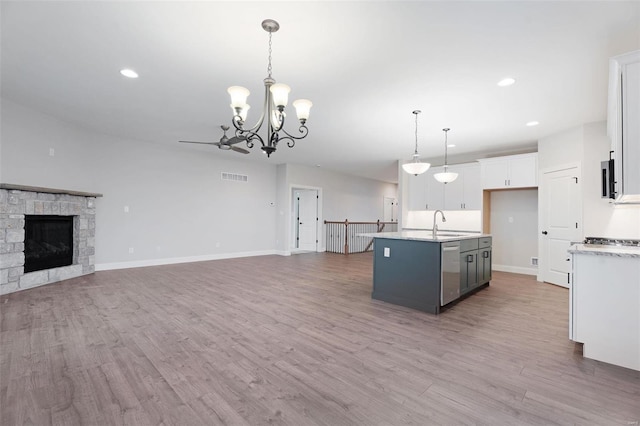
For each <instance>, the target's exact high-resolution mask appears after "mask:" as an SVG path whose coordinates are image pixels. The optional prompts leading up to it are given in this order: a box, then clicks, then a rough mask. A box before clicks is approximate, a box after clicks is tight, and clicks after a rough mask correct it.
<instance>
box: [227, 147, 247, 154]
mask: <svg viewBox="0 0 640 426" xmlns="http://www.w3.org/2000/svg"><path fill="white" fill-rule="evenodd" d="M231 149H232V150H234V151H235V152H240V153H242V154H248V153H249V151H247V150H246V149H244V148H240V147H237V146H232V147H231Z"/></svg>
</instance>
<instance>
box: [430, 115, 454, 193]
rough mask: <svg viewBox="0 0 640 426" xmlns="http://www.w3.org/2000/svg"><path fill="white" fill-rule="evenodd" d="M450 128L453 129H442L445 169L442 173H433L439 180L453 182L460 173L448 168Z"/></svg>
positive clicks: (445, 182)
mask: <svg viewBox="0 0 640 426" xmlns="http://www.w3.org/2000/svg"><path fill="white" fill-rule="evenodd" d="M449 130H451V129H448V128H447V129H442V131H443V132H444V167H443V168H444V170H443V171H442V172H440V173H436V174H434V175H433V177H434V178H436V180H437V181H438V182H441V183H444V184H447V183H449V182H453V181H454V180H456V179H457V178H458V174H457V173H455V172H450V171H448V170H447V169H448V168H449V166H448V165H447V133H448V132H449Z"/></svg>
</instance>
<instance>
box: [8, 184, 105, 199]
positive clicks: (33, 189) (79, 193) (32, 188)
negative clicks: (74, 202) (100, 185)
mask: <svg viewBox="0 0 640 426" xmlns="http://www.w3.org/2000/svg"><path fill="white" fill-rule="evenodd" d="M0 189H7V190H16V191H29V192H43V193H47V194H67V195H77V196H79V197H96V198H98V197H102V194H98V193H93V192H82V191H74V190H72V189H56V188H43V187H40V186H27V185H16V184H13V183H0Z"/></svg>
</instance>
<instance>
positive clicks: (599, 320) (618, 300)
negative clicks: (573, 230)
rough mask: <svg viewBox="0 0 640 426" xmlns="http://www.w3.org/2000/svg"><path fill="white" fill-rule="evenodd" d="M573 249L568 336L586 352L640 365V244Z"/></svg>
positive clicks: (600, 358)
mask: <svg viewBox="0 0 640 426" xmlns="http://www.w3.org/2000/svg"><path fill="white" fill-rule="evenodd" d="M638 253H639V254H638V255H637V256H620V255H614V254H611V253H602V254H600V253H580V252H577V253H576V252H573V253H572V255H571V263H572V277H571V278H572V279H571V291H570V300H569V303H570V309H569V312H570V313H569V315H570V318H569V327H570V330H569V338H570V339H571V340H574V341H576V342H580V343H583V344H584V346H583V354H584V356H585V357H586V358H591V359H595V360H598V361H603V362H607V363H609V364H615V365H619V366H622V367H626V368H631V369H633V370H640V250H638Z"/></svg>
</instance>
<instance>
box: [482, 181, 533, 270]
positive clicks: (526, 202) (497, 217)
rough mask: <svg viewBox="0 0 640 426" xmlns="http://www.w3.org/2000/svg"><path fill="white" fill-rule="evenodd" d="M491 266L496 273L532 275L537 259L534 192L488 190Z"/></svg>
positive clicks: (531, 190) (525, 190) (526, 190)
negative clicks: (532, 263) (533, 261)
mask: <svg viewBox="0 0 640 426" xmlns="http://www.w3.org/2000/svg"><path fill="white" fill-rule="evenodd" d="M490 220H491V235H492V236H493V252H492V256H493V258H492V263H493V269H495V270H498V271H507V272H515V273H521V274H530V275H535V274H536V273H537V268H535V267H532V266H531V258H532V257H538V190H537V189H513V190H509V191H491V219H490Z"/></svg>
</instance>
